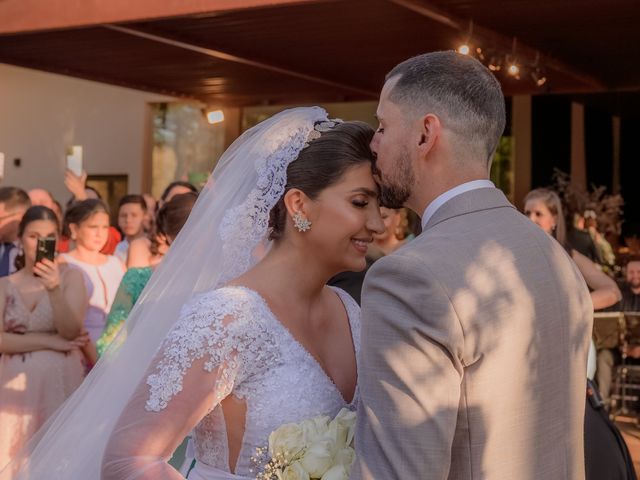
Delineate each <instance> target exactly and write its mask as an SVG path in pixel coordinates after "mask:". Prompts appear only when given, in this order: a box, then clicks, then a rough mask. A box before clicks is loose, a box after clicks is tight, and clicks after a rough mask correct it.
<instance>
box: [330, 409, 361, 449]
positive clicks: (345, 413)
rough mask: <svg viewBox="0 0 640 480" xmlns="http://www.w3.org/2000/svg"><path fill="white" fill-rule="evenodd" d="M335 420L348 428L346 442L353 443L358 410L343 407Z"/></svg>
mask: <svg viewBox="0 0 640 480" xmlns="http://www.w3.org/2000/svg"><path fill="white" fill-rule="evenodd" d="M335 421H336V422H338V424H340V425H342V426H343V427H346V428H347V440H346V443H347V445H351V443H352V442H353V436H354V434H355V429H356V412H353V411H351V410H348V409H346V408H343V409H342V410H340V412H339V413H338V415H336V418H335Z"/></svg>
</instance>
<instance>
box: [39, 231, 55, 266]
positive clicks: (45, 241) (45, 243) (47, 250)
mask: <svg viewBox="0 0 640 480" xmlns="http://www.w3.org/2000/svg"><path fill="white" fill-rule="evenodd" d="M43 258H46V259H48V260H51V261H52V262H53V260H54V259H55V258H56V239H55V237H40V238H38V246H37V247H36V263H38V262H39V261H41V260H42V259H43Z"/></svg>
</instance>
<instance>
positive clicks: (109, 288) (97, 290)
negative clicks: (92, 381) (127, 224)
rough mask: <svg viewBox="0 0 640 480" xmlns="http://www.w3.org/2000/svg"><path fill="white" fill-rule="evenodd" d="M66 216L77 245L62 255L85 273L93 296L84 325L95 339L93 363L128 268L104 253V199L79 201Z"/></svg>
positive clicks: (106, 230)
mask: <svg viewBox="0 0 640 480" xmlns="http://www.w3.org/2000/svg"><path fill="white" fill-rule="evenodd" d="M65 219H66V221H67V223H68V225H69V229H70V232H71V238H72V240H73V241H74V243H75V248H74V249H73V250H71V251H70V252H69V253H64V254H61V255H60V257H61V258H62V260H63V261H64V262H66V263H68V264H70V265H74V266H76V267H78V268H80V269H81V270H82V272H84V276H85V283H86V286H87V291H88V293H89V298H90V300H89V308H88V309H87V313H86V316H85V319H84V326H85V329H86V330H87V331H88V332H89V337H90V339H91V343H90V344H89V345H88V346H87V348H86V349H85V355H86V356H87V359H88V361H89V362H90V364H91V365H93V364H94V363H95V362H96V360H97V352H96V349H95V342H96V341H97V340H98V338H99V337H100V334H101V333H102V330H103V329H104V326H105V324H106V317H107V313H108V312H109V310H110V309H111V305H112V304H113V299H114V298H115V295H116V291H117V290H118V286H119V285H120V281H121V280H122V277H123V276H124V273H125V270H126V268H125V266H124V264H123V263H122V262H121V261H120V260H119V259H118V258H117V257H115V256H113V255H105V254H104V253H101V250H102V248H103V247H104V244H105V243H106V242H107V239H108V236H109V211H108V209H107V206H106V205H105V204H104V203H103V202H102V201H101V200H97V199H90V200H84V201H82V202H78V203H76V204H75V205H73V206H72V207H71V209H69V210H68V211H67V214H66V216H65Z"/></svg>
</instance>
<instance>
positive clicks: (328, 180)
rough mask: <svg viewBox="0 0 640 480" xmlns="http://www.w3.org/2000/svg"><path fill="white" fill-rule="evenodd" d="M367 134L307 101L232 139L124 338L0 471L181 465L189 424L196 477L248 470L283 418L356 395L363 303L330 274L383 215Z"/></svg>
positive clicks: (138, 475)
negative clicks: (177, 457) (331, 283)
mask: <svg viewBox="0 0 640 480" xmlns="http://www.w3.org/2000/svg"><path fill="white" fill-rule="evenodd" d="M372 136H373V130H372V129H371V128H370V127H368V126H367V125H366V124H363V123H360V122H344V123H342V122H333V121H330V120H329V119H328V118H327V116H326V112H324V110H322V109H320V108H318V107H313V108H300V109H292V110H288V111H285V112H282V113H280V114H278V115H275V116H274V117H272V118H270V119H269V120H266V121H265V122H263V123H261V124H259V125H258V126H256V127H254V128H252V129H251V130H249V131H247V132H245V133H244V134H243V135H242V136H241V137H240V138H239V139H238V140H237V141H236V142H234V144H233V145H232V146H231V147H230V148H229V150H228V151H227V152H226V153H225V154H224V156H223V157H222V158H221V160H220V162H219V165H218V167H216V169H215V171H214V173H213V175H212V178H211V179H210V181H209V183H208V185H207V186H206V187H205V189H204V190H203V194H202V195H201V196H200V199H199V200H198V203H197V204H196V206H195V208H194V211H193V213H192V216H191V218H190V219H189V221H188V223H187V224H186V226H185V228H184V230H183V232H182V233H181V234H180V236H178V238H177V240H176V242H175V243H174V245H173V246H172V249H171V251H170V252H169V254H168V257H167V258H166V260H165V262H163V264H161V266H160V267H159V269H158V271H157V272H156V273H155V275H154V277H153V278H152V279H151V281H150V282H149V285H148V286H147V288H146V289H145V291H144V292H143V294H142V295H141V297H140V299H139V301H138V303H137V304H136V307H135V308H134V310H133V311H132V313H131V317H130V326H129V329H128V338H127V339H126V341H124V340H125V339H124V334H123V336H122V338H119V339H116V341H115V342H114V344H113V345H112V347H111V348H110V349H109V350H108V351H107V352H106V354H105V356H104V357H103V359H102V360H101V362H100V363H99V364H98V366H97V367H96V368H95V369H94V371H93V372H92V373H91V375H90V376H89V377H88V378H87V380H86V381H85V383H84V384H83V385H82V387H81V388H80V389H79V390H78V391H77V393H76V394H75V395H74V396H73V397H72V398H71V399H70V401H69V402H67V403H66V404H65V406H64V407H63V408H62V409H61V411H59V412H58V413H57V415H56V416H55V417H54V418H53V419H52V420H51V421H50V422H49V423H48V424H47V425H46V426H45V427H44V428H43V430H42V431H41V432H39V434H38V436H37V437H36V438H35V439H34V441H33V443H32V444H31V446H30V448H29V449H28V452H25V453H24V454H23V456H22V457H21V458H19V459H17V460H16V461H15V462H14V463H13V464H12V465H10V469H7V470H5V471H4V472H3V473H2V474H0V479H5V478H6V479H9V478H20V479H22V478H24V479H27V478H28V479H30V480H33V479H45V478H46V479H52V478H54V479H57V478H60V479H62V478H64V479H82V480H88V479H94V478H100V477H101V478H103V479H106V480H116V479H118V480H122V479H134V478H135V479H173V478H182V476H181V475H180V474H179V473H178V472H177V471H176V470H174V469H173V468H172V467H171V466H170V465H169V464H168V463H167V460H168V459H169V457H170V456H171V454H172V452H173V451H174V450H175V448H176V447H177V446H178V445H179V444H180V442H181V441H182V439H183V438H184V437H185V436H186V435H187V434H188V433H189V432H190V431H192V430H194V447H195V457H196V466H195V468H194V470H192V471H191V473H190V475H189V478H190V479H197V480H227V479H229V480H231V479H248V478H255V473H252V471H253V468H254V465H253V464H252V457H253V456H255V454H256V449H257V448H261V447H265V446H266V445H267V443H268V437H269V434H270V433H271V432H272V431H273V430H275V429H276V428H278V427H279V426H280V425H282V424H284V423H288V422H299V421H301V420H304V419H308V418H311V417H313V416H316V415H330V416H333V415H335V414H336V413H337V412H338V411H339V410H340V409H341V408H342V407H345V406H348V407H351V408H355V400H356V397H357V384H356V383H357V382H356V381H357V366H356V358H357V352H358V349H359V328H360V326H359V310H358V307H357V305H356V304H355V302H354V301H353V300H352V299H351V298H350V297H349V296H348V295H347V294H346V293H344V292H343V291H341V290H339V289H334V288H330V287H327V286H325V283H326V282H327V280H328V279H329V278H331V277H332V276H333V275H335V274H337V273H339V272H341V271H345V270H361V269H363V268H364V267H365V255H366V251H367V245H368V244H369V243H370V242H371V241H372V239H373V234H374V233H381V232H382V230H383V229H384V226H383V223H382V220H381V218H380V214H379V206H378V201H377V198H378V187H377V185H376V183H375V182H374V180H373V176H372V154H371V152H370V150H369V142H370V140H371V138H372ZM265 251H266V254H263V252H265ZM263 255H264V256H263ZM258 257H263V258H261V260H259V261H258ZM125 334H126V332H125ZM158 346H159V347H158ZM12 475H13V476H12Z"/></svg>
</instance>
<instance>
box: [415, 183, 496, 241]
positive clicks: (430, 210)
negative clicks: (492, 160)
mask: <svg viewBox="0 0 640 480" xmlns="http://www.w3.org/2000/svg"><path fill="white" fill-rule="evenodd" d="M480 188H496V186H495V185H494V184H493V182H492V181H491V180H472V181H471V182H467V183H462V184H460V185H458V186H456V187H453V188H452V189H450V190H447V191H446V192H444V193H443V194H442V195H440V196H438V197H436V198H435V200H434V201H433V202H431V203H430V204H429V205H427V208H426V209H425V211H424V214H423V215H422V229H423V230H424V229H425V227H426V226H427V223H429V220H431V217H433V215H434V214H435V213H436V212H437V211H438V209H440V207H441V206H442V205H444V204H445V203H447V202H448V201H449V200H451V199H452V198H453V197H457V196H458V195H462V194H463V193H466V192H470V191H471V190H478V189H480Z"/></svg>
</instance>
